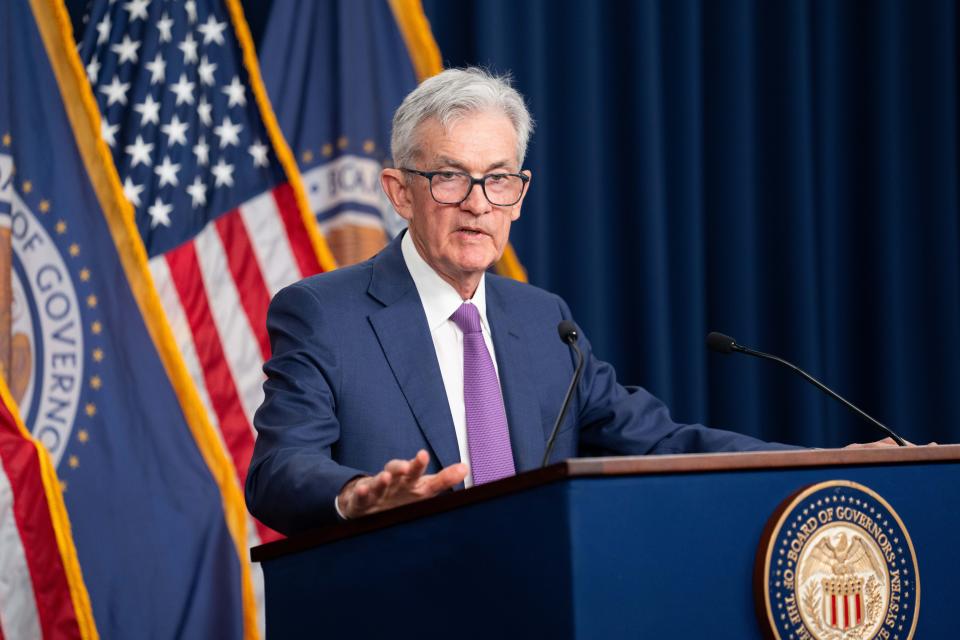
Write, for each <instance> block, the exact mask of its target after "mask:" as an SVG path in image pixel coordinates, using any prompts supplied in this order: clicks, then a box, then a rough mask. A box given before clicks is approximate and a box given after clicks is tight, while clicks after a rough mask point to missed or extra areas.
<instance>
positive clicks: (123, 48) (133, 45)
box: [110, 35, 140, 64]
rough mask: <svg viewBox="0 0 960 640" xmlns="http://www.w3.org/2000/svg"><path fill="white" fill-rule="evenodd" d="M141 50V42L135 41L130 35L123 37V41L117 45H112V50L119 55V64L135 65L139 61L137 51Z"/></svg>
mask: <svg viewBox="0 0 960 640" xmlns="http://www.w3.org/2000/svg"><path fill="white" fill-rule="evenodd" d="M139 49H140V41H139V40H133V39H131V38H130V36H128V35H124V36H123V40H122V41H121V42H119V43H117V44H114V45H110V50H111V51H113V52H114V53H115V54H117V57H118V58H119V60H118V61H117V62H118V64H123V63H124V62H132V63H134V64H136V63H137V61H138V60H139V56H138V55H137V51H138V50H139Z"/></svg>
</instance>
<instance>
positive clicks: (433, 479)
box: [337, 449, 467, 519]
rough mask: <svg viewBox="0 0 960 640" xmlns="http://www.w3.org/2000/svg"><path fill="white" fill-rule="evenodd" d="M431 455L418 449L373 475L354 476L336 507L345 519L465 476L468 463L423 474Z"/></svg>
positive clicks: (414, 498) (453, 483)
mask: <svg viewBox="0 0 960 640" xmlns="http://www.w3.org/2000/svg"><path fill="white" fill-rule="evenodd" d="M429 462H430V454H428V453H427V452H426V451H424V450H423V449H421V450H420V451H418V452H417V455H416V456H414V457H413V458H412V459H410V460H391V461H390V462H388V463H387V464H386V465H385V466H384V467H383V471H381V472H380V473H378V474H377V475H375V476H364V477H361V478H354V479H353V480H351V481H350V482H348V483H347V484H346V485H344V487H343V489H341V490H340V495H339V496H337V506H338V507H339V509H340V513H342V514H343V515H344V517H346V518H347V519H352V518H359V517H360V516H363V515H366V514H368V513H376V512H377V511H384V510H386V509H392V508H394V507H399V506H400V505H403V504H407V503H409V502H416V501H417V500H423V499H425V498H432V497H433V496H435V495H437V494H438V493H441V492H443V491H446V490H448V489H451V488H453V487H455V486H457V485H458V484H460V483H461V482H463V479H464V478H466V477H467V465H465V464H463V463H462V462H459V463H457V464H452V465H450V466H449V467H446V468H445V469H442V470H441V471H439V472H437V473H434V474H431V475H424V474H423V472H424V471H425V470H426V468H427V464H429Z"/></svg>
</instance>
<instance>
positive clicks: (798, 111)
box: [424, 0, 960, 446]
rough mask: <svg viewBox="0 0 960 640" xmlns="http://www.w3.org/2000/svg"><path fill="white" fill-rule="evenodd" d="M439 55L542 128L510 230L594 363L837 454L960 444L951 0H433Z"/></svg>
mask: <svg viewBox="0 0 960 640" xmlns="http://www.w3.org/2000/svg"><path fill="white" fill-rule="evenodd" d="M424 6H425V8H426V12H427V15H428V17H429V18H430V21H431V24H432V27H433V31H434V34H435V36H436V38H437V41H438V43H439V45H440V49H441V52H442V53H443V57H444V60H445V62H446V63H447V65H448V66H460V65H465V64H481V65H486V66H489V67H491V68H493V69H495V70H498V71H511V72H512V73H513V74H514V76H515V78H516V83H517V86H518V88H519V89H520V90H521V91H522V92H523V93H524V94H525V95H526V96H527V98H528V101H529V104H530V107H531V110H532V111H533V114H534V117H535V118H536V120H537V124H538V129H537V132H536V133H535V136H534V140H533V144H532V146H531V151H530V155H529V158H528V162H527V165H528V166H529V167H530V169H531V170H532V171H533V175H534V180H533V183H532V185H531V191H530V194H529V196H528V198H527V200H526V204H525V207H524V212H523V216H522V218H521V219H520V221H519V222H518V223H517V224H516V225H515V227H514V230H513V233H512V239H513V242H514V245H515V247H516V249H517V251H518V253H519V255H520V258H521V260H522V261H523V263H524V265H525V266H526V267H527V269H528V271H529V273H530V278H531V281H532V282H533V283H534V284H537V285H540V286H543V287H545V288H547V289H550V290H553V291H556V292H557V293H560V294H561V295H563V296H564V297H565V298H566V299H567V300H568V302H569V303H570V305H571V307H572V309H573V311H574V313H575V314H576V316H577V319H578V321H579V322H580V324H581V325H582V326H583V327H584V329H585V331H586V332H587V334H588V335H589V336H590V338H591V340H592V341H593V343H594V345H595V347H596V350H597V352H598V353H599V354H600V355H601V356H603V357H604V358H606V359H608V360H610V361H611V362H613V363H614V364H615V365H616V366H617V369H618V371H619V374H620V377H621V380H622V381H623V382H625V383H633V384H642V385H644V386H646V387H648V388H649V389H651V390H652V391H654V392H655V393H657V394H658V395H659V396H660V397H662V398H663V399H664V400H665V401H667V402H668V403H669V404H670V406H671V407H672V408H673V412H674V415H675V417H677V418H678V419H681V420H687V421H702V422H705V423H707V424H711V425H715V426H725V427H729V428H734V429H737V430H740V431H743V432H746V433H750V434H754V435H758V436H761V437H764V438H768V439H778V440H783V441H788V442H793V443H797V444H805V445H810V446H837V445H842V444H844V443H846V442H850V441H854V440H861V441H862V440H870V439H874V434H873V432H872V431H871V430H870V429H869V427H867V426H865V425H864V424H862V423H861V422H860V421H859V420H858V419H857V418H856V417H854V416H851V415H849V414H848V413H847V412H846V411H845V410H844V409H842V408H841V407H839V406H838V405H835V403H833V401H831V400H829V399H826V398H824V397H821V395H820V394H819V392H817V391H816V390H815V389H813V388H811V387H807V386H805V384H804V383H803V382H802V381H801V380H799V379H798V378H796V376H794V375H793V374H790V373H789V372H785V371H780V370H777V369H773V368H771V366H770V365H768V364H766V363H762V362H759V361H755V360H752V359H747V358H735V357H732V358H724V357H722V356H717V355H711V354H708V353H707V351H706V350H705V348H704V346H703V343H704V336H705V335H706V333H707V332H708V331H709V330H712V329H715V330H720V331H724V332H726V333H729V334H731V335H733V336H735V337H736V338H738V339H739V340H740V341H742V342H744V343H746V344H750V345H753V346H756V347H757V348H760V349H762V350H765V351H770V352H774V353H779V354H781V355H783V356H784V357H786V358H788V359H791V360H794V361H795V362H796V363H797V364H799V365H800V366H803V367H805V368H808V369H809V370H810V371H811V372H812V373H814V375H817V376H819V377H821V378H822V379H823V380H824V381H825V382H827V383H828V384H831V385H833V386H835V387H836V388H837V389H838V390H839V391H840V392H841V393H842V394H844V395H846V396H847V397H848V398H849V399H851V400H852V401H854V402H856V403H858V404H861V405H862V406H863V407H864V408H866V409H867V410H868V411H869V412H872V413H874V414H875V415H876V417H878V418H879V419H880V420H881V421H884V422H887V423H888V424H889V425H890V426H892V427H893V428H895V429H897V430H899V431H901V432H903V434H904V435H905V436H906V437H908V438H909V439H912V440H915V441H921V442H924V441H928V440H938V441H941V442H944V441H957V440H960V387H958V384H960V338H958V329H960V290H958V275H960V234H958V202H957V199H958V162H957V155H958V149H960V141H958V137H957V126H956V119H957V82H958V58H957V56H958V52H957V10H956V6H955V4H954V3H952V2H933V1H928V2H918V3H915V2H892V1H888V2H860V3H857V2H827V1H825V2H749V1H733V0H728V1H724V2H710V1H704V2H696V1H690V0H688V1H676V0H670V1H663V2H632V3H620V2H617V3H614V2H598V3H583V2H576V1H574V0H552V1H549V2H547V1H545V0H531V1H528V2H523V3H517V2H508V1H505V0H482V1H481V0H477V1H472V2H471V1H465V2H458V3H449V2H442V1H440V0H425V1H424Z"/></svg>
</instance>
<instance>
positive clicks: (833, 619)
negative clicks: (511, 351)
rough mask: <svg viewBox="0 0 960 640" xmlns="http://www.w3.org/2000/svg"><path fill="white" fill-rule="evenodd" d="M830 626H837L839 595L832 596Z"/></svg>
mask: <svg viewBox="0 0 960 640" xmlns="http://www.w3.org/2000/svg"><path fill="white" fill-rule="evenodd" d="M830 626H833V627H835V626H837V596H836V595H831V596H830Z"/></svg>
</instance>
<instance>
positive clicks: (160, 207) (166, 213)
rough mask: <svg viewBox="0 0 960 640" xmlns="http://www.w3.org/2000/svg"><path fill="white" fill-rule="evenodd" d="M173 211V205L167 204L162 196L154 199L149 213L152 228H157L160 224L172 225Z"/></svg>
mask: <svg viewBox="0 0 960 640" xmlns="http://www.w3.org/2000/svg"><path fill="white" fill-rule="evenodd" d="M172 211H173V205H171V204H167V203H166V202H164V201H163V200H161V199H160V198H157V199H156V200H154V201H153V204H152V205H150V208H149V209H147V213H148V214H149V215H150V228H151V229H155V228H157V226H159V225H163V226H164V227H169V226H170V213H171V212H172Z"/></svg>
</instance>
